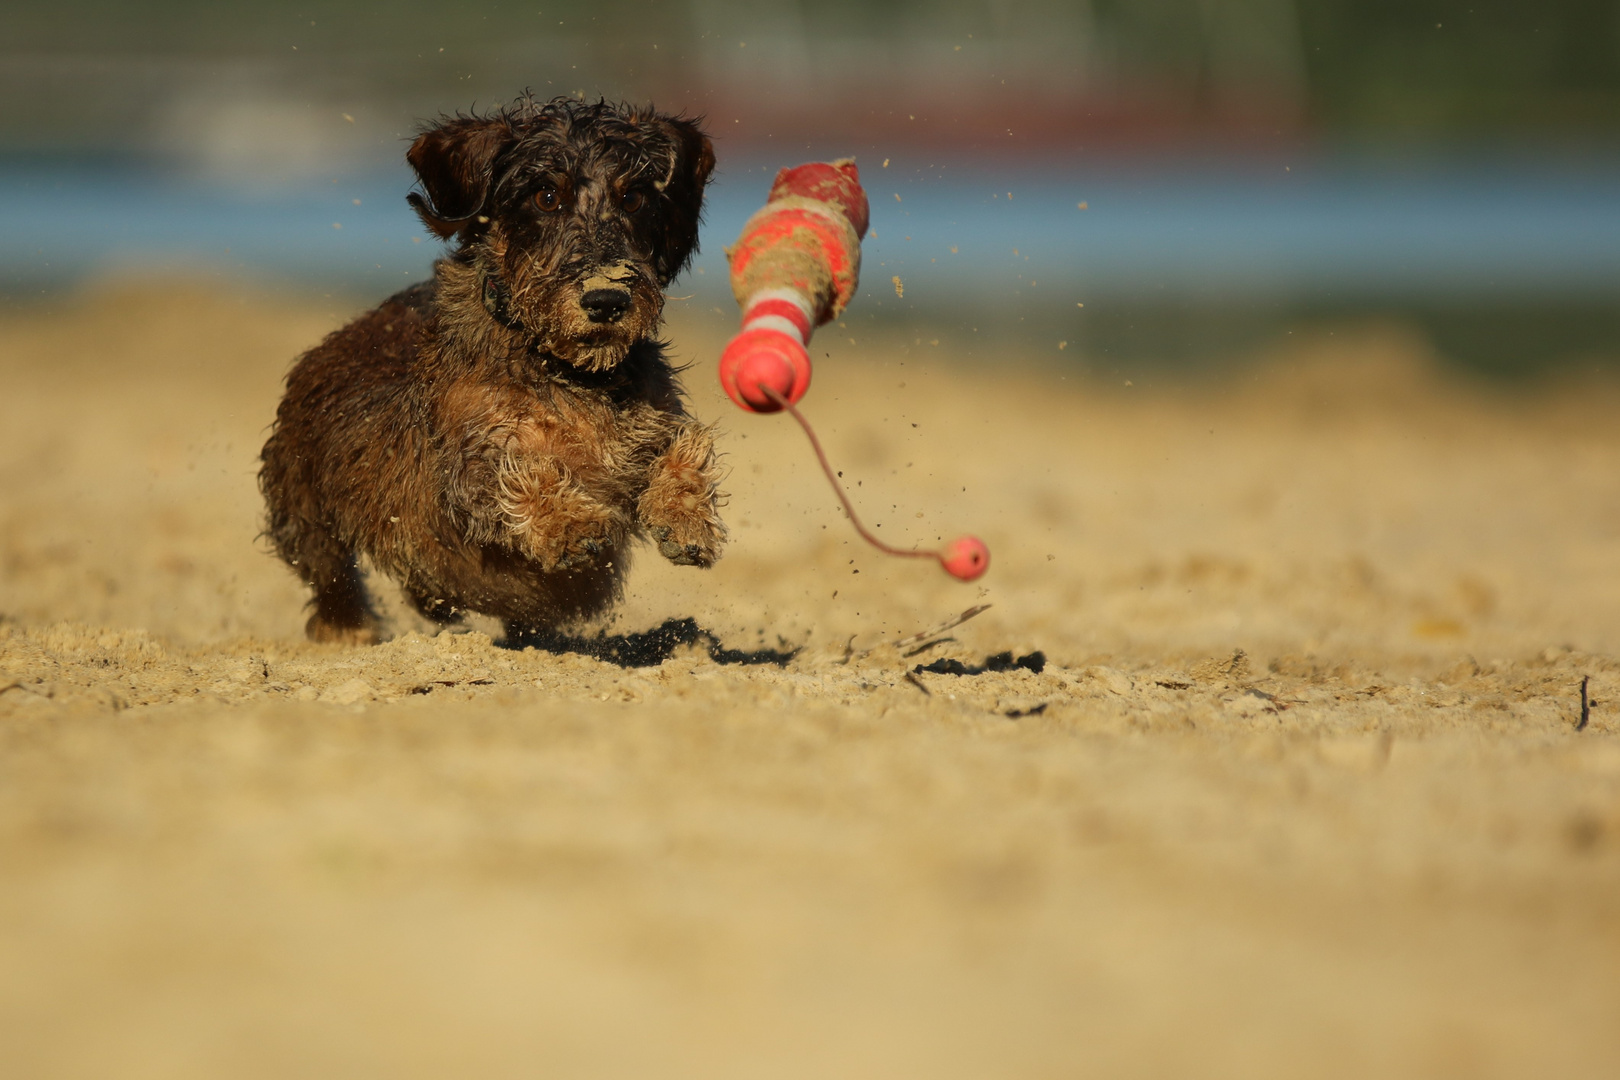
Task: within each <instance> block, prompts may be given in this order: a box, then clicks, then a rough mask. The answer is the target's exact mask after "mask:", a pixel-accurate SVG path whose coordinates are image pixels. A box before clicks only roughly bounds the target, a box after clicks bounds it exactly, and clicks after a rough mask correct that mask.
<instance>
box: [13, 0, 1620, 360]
mask: <svg viewBox="0 0 1620 1080" xmlns="http://www.w3.org/2000/svg"><path fill="white" fill-rule="evenodd" d="M525 88H528V89H532V90H533V91H534V92H535V93H536V94H538V95H549V94H553V93H568V94H579V95H583V96H587V97H594V96H598V95H602V96H606V97H609V98H630V99H651V100H653V101H655V102H657V103H658V104H660V105H661V106H663V107H665V108H668V109H672V110H679V111H685V112H688V113H694V114H702V115H704V116H706V117H707V118H708V123H709V127H710V129H711V130H712V131H713V132H714V134H715V136H716V141H717V146H718V149H719V152H720V157H721V173H720V176H719V179H718V182H717V184H716V187H715V189H714V196H713V199H714V201H713V206H712V208H711V212H710V215H709V222H710V228H709V230H708V232H707V233H706V235H705V240H706V250H707V253H708V254H707V255H706V256H705V259H707V260H708V261H707V263H703V262H700V264H699V265H700V266H702V267H704V270H705V273H704V275H702V277H703V278H704V280H702V281H697V282H695V285H696V286H697V287H698V288H700V290H702V289H708V290H709V291H708V292H705V293H704V296H705V298H706V299H712V298H715V297H718V298H720V299H722V300H723V299H724V296H723V291H721V290H719V289H718V288H717V287H716V283H717V282H718V281H719V280H720V279H721V278H722V277H723V271H724V267H723V263H721V262H719V261H718V251H719V248H720V247H721V245H722V244H724V243H726V242H729V240H730V239H731V237H732V236H733V235H734V234H735V227H736V225H737V224H739V223H740V221H741V220H742V218H743V217H744V216H746V213H747V212H748V210H750V209H751V208H752V207H753V206H754V205H757V203H758V201H759V200H760V199H761V198H762V197H763V191H764V187H765V184H766V182H767V180H768V177H769V174H770V172H771V171H772V170H774V168H775V167H777V166H780V165H785V164H792V163H794V162H796V161H799V160H803V159H805V158H808V157H815V156H830V155H834V154H843V153H851V152H853V153H856V154H857V155H858V156H859V157H860V160H861V162H862V165H863V168H864V169H865V170H866V176H867V179H868V184H869V186H871V187H872V188H873V192H874V196H876V199H875V201H876V202H877V203H878V204H881V207H882V209H881V211H880V212H879V216H878V217H877V218H876V219H875V221H874V227H875V228H876V230H877V233H878V240H877V241H876V242H875V243H874V245H873V246H872V247H870V248H869V252H868V258H869V267H871V266H872V264H873V263H878V264H881V269H883V270H884V273H883V274H882V275H873V274H872V273H871V272H870V270H869V278H871V279H872V280H873V281H874V282H875V284H874V285H871V286H869V290H868V291H869V293H870V295H871V298H872V299H871V301H870V303H869V304H867V305H866V307H867V308H869V309H870V310H869V311H867V312H866V313H865V314H864V315H863V317H870V318H874V319H878V318H881V319H889V320H893V319H897V318H898V319H909V320H912V321H914V322H916V323H918V324H919V327H920V328H921V329H928V328H930V327H935V326H941V325H947V326H956V325H957V324H964V325H965V324H967V323H972V324H974V325H979V324H986V325H996V326H999V327H1000V328H1002V329H1003V330H1004V331H1005V332H1007V333H1011V334H1015V335H1025V336H1027V337H1028V339H1029V341H1030V342H1032V343H1039V347H1041V348H1052V347H1055V343H1056V341H1057V340H1064V341H1068V342H1072V343H1073V345H1074V348H1075V351H1074V352H1071V353H1069V354H1068V356H1069V357H1076V356H1082V355H1089V356H1091V357H1093V358H1096V357H1113V358H1115V359H1118V360H1119V361H1120V362H1124V363H1132V364H1142V363H1163V364H1184V363H1187V362H1189V361H1192V360H1197V359H1201V358H1209V357H1217V356H1227V355H1234V354H1239V353H1244V352H1250V351H1253V350H1254V349H1256V348H1259V347H1263V346H1264V344H1265V343H1266V342H1268V341H1272V340H1275V339H1277V338H1278V337H1279V336H1281V335H1285V334H1287V333H1288V331H1289V330H1290V329H1294V328H1296V327H1298V326H1300V325H1302V324H1317V325H1320V324H1331V323H1336V322H1342V321H1345V320H1356V319H1364V318H1398V319H1401V320H1404V321H1406V322H1408V323H1410V324H1412V325H1415V326H1418V327H1420V328H1421V329H1422V330H1423V331H1424V332H1425V333H1427V334H1428V335H1429V336H1430V337H1431V339H1432V340H1434V341H1435V342H1436V344H1437V346H1438V347H1439V349H1440V350H1441V351H1442V352H1443V353H1445V354H1446V355H1447V356H1448V357H1450V358H1451V359H1453V360H1455V361H1457V362H1458V363H1460V364H1464V365H1467V366H1469V367H1472V368H1474V369H1477V370H1482V371H1490V372H1494V373H1497V374H1504V375H1525V374H1534V373H1538V372H1543V371H1546V370H1548V369H1549V368H1552V367H1569V366H1571V365H1579V366H1582V367H1591V366H1600V367H1601V366H1605V365H1607V364H1608V363H1609V362H1610V361H1611V359H1612V358H1613V357H1615V356H1620V317H1617V315H1616V305H1615V303H1614V301H1615V299H1616V289H1617V287H1620V139H1617V136H1620V0H1544V2H1539V3H1527V2H1523V0H1520V2H1517V3H1512V2H1505V0H1495V2H1477V0H1476V2H1472V3H1461V2H1459V3H1451V2H1423V0H1406V2H1402V0H1067V2H1059V0H977V2H967V0H956V2H953V0H945V2H932V3H924V2H904V0H899V2H889V3H872V2H865V3H861V2H853V0H827V2H821V3H809V2H790V0H749V2H741V0H602V2H597V3H578V2H572V0H568V2H558V0H538V2H535V3H531V4H489V3H471V4H464V5H447V4H437V3H433V4H430V3H420V2H405V3H394V4H375V3H359V2H339V3H316V4H303V5H282V4H275V5H272V4H266V3H219V2H214V3H204V2H201V0H169V2H162V0H157V2H148V3H141V4H127V3H114V2H99V3H97V2H79V3H47V2H43V0H10V2H9V3H7V4H6V5H5V7H4V9H3V10H0V95H3V100H4V101H5V102H6V104H7V108H6V109H5V110H3V111H0V287H3V288H4V289H5V290H6V291H7V293H8V294H9V295H11V296H12V297H14V298H15V297H35V298H37V297H40V296H46V297H48V296H49V295H51V294H52V293H53V292H55V291H60V290H62V289H64V288H71V287H73V286H74V285H75V284H76V283H78V282H80V281H82V280H83V279H84V278H85V277H87V276H92V275H94V274H97V273H104V272H107V271H108V270H109V269H111V270H127V269H129V268H130V267H132V266H134V267H146V266H151V265H157V264H163V265H166V266H167V265H179V266H183V267H188V268H193V267H195V266H198V265H206V266H208V267H210V268H211V272H218V273H222V274H224V273H235V274H246V275H249V276H258V277H260V278H263V279H265V280H276V281H283V282H302V283H304V284H308V283H310V282H312V281H318V282H319V283H320V285H321V287H323V288H341V289H344V290H347V291H350V292H352V293H354V294H355V295H356V296H357V297H365V296H368V295H373V294H375V293H377V292H378V290H381V289H384V288H386V287H388V286H390V285H391V284H393V283H396V282H403V281H405V280H408V279H414V278H419V277H421V276H422V275H423V274H424V273H425V270H426V266H427V261H428V255H429V253H430V252H429V249H425V248H423V247H422V245H421V242H420V241H421V238H420V236H419V235H412V234H413V232H414V226H413V224H412V222H411V219H410V217H409V214H408V213H407V212H406V211H405V209H404V204H403V200H402V198H401V197H402V195H403V193H404V191H405V189H406V187H407V186H408V185H409V182H410V178H409V176H408V175H407V174H405V173H404V172H403V170H402V167H401V165H400V157H401V154H402V152H403V148H404V145H405V144H404V140H405V139H407V138H408V137H409V135H410V133H411V132H412V131H413V130H414V129H415V127H416V126H417V125H418V124H419V123H420V122H421V121H422V120H423V119H424V118H427V117H431V116H434V115H437V114H440V113H442V112H448V111H455V110H465V109H468V108H472V107H474V106H479V107H485V106H489V105H492V104H497V103H500V102H503V101H506V100H509V99H510V98H512V97H513V96H515V95H516V94H517V93H519V92H521V91H522V90H524V89H525ZM877 161H890V162H891V165H890V166H889V167H888V168H887V169H886V170H880V171H879V173H878V174H877V175H874V172H873V170H874V168H877V165H876V162H877ZM890 189H892V191H891V190H890ZM880 191H881V195H880ZM1009 193H1011V194H1012V195H1013V196H1016V197H1015V198H1013V199H1011V200H1009V199H1008V195H1009ZM890 194H893V195H894V196H897V197H898V198H897V199H895V200H892V201H891V200H890V199H889V195H890ZM1020 200H1021V201H1020ZM1082 202H1084V203H1086V204H1087V205H1086V209H1085V211H1084V212H1080V211H1079V210H1078V206H1079V204H1080V203H1082ZM339 217H341V218H342V220H339ZM891 233H892V234H893V237H892V238H891V236H890V234H891ZM902 237H904V238H905V239H904V240H902V239H901V238H902ZM1015 251H1016V253H1015V254H1008V253H1009V252H1015ZM953 254H954V255H957V256H961V257H959V258H955V259H952V258H950V257H948V256H950V255H953ZM890 271H893V272H896V273H899V274H904V275H905V277H906V280H907V282H908V285H907V294H906V298H905V300H904V301H902V300H901V299H900V298H897V297H893V296H892V295H887V294H886V289H887V283H888V278H889V276H890V273H889V272H890ZM913 282H914V283H915V287H913ZM1043 288H1044V289H1045V290H1046V291H1045V292H1042V291H1041V290H1042V289H1043ZM1060 294H1061V295H1060ZM880 302H881V305H882V306H881V309H880ZM1081 302H1084V303H1085V305H1086V306H1085V307H1084V308H1083V309H1082V308H1079V307H1078V306H1077V305H1078V304H1079V303H1081Z"/></svg>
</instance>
